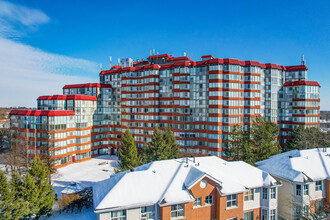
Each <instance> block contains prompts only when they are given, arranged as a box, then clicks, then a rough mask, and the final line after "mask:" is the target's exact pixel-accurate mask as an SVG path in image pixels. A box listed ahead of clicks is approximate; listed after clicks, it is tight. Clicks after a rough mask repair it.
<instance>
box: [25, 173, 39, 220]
mask: <svg viewBox="0 0 330 220" xmlns="http://www.w3.org/2000/svg"><path fill="white" fill-rule="evenodd" d="M22 196H23V197H22V198H23V199H24V201H25V202H26V207H25V210H26V212H25V215H26V216H27V217H31V216H32V215H34V214H36V213H38V211H39V210H38V208H39V190H38V188H37V187H36V185H35V182H34V179H33V178H32V177H31V175H30V173H27V174H26V175H25V176H24V180H23V187H22Z"/></svg>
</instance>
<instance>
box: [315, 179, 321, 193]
mask: <svg viewBox="0 0 330 220" xmlns="http://www.w3.org/2000/svg"><path fill="white" fill-rule="evenodd" d="M321 190H322V181H316V182H315V191H321Z"/></svg>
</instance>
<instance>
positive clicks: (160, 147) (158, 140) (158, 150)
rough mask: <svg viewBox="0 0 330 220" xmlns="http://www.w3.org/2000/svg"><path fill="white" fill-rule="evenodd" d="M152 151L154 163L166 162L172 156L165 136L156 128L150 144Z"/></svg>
mask: <svg viewBox="0 0 330 220" xmlns="http://www.w3.org/2000/svg"><path fill="white" fill-rule="evenodd" d="M150 151H151V158H152V161H155V160H166V159H168V155H169V154H170V149H169V148H167V147H166V145H165V141H164V136H163V134H162V132H161V131H160V130H159V128H158V127H156V128H155V129H154V131H153V135H152V139H151V143H150Z"/></svg>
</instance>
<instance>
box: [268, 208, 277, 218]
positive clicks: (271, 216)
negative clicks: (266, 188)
mask: <svg viewBox="0 0 330 220" xmlns="http://www.w3.org/2000/svg"><path fill="white" fill-rule="evenodd" d="M269 219H270V220H276V209H272V210H270V215H269Z"/></svg>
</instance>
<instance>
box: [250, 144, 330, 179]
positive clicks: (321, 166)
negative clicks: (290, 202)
mask: <svg viewBox="0 0 330 220" xmlns="http://www.w3.org/2000/svg"><path fill="white" fill-rule="evenodd" d="M256 164H257V165H259V167H258V168H260V169H262V170H264V171H266V172H269V173H270V174H273V175H274V176H278V177H280V178H283V179H286V180H289V181H292V182H299V183H304V182H310V181H318V180H324V179H328V178H329V177H330V148H322V149H321V148H315V149H308V150H292V151H288V152H285V153H282V154H278V155H274V156H271V157H270V158H269V159H267V160H263V161H259V162H257V163H256Z"/></svg>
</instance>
